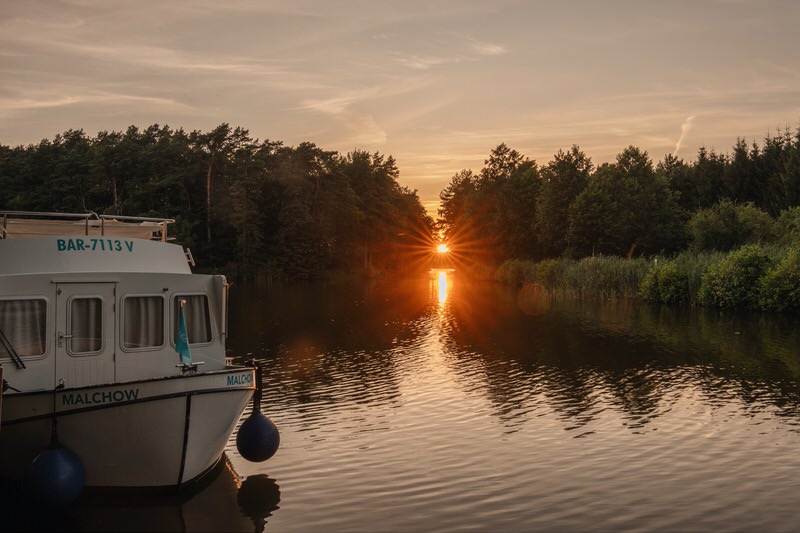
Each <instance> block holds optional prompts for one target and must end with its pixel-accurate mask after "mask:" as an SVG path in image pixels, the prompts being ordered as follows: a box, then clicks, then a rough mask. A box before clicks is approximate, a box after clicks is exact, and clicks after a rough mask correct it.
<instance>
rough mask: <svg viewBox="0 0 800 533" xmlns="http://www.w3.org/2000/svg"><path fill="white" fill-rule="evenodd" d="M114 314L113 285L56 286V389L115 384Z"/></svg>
mask: <svg viewBox="0 0 800 533" xmlns="http://www.w3.org/2000/svg"><path fill="white" fill-rule="evenodd" d="M115 314H116V305H115V284H114V283H59V284H58V285H57V286H56V376H55V377H56V382H55V386H56V387H58V386H59V385H62V384H63V386H65V387H69V388H71V387H83V386H88V385H98V384H102V383H112V382H113V381H114V353H115V350H116V343H115V342H114V330H115V328H116V319H115Z"/></svg>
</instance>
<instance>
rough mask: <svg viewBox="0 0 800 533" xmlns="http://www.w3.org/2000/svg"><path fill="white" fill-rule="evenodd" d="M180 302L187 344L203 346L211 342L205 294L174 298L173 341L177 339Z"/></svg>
mask: <svg viewBox="0 0 800 533" xmlns="http://www.w3.org/2000/svg"><path fill="white" fill-rule="evenodd" d="M181 300H183V301H184V304H183V317H184V320H186V334H187V336H188V337H189V344H204V343H209V342H211V319H210V317H209V313H208V297H207V296H206V295H205V294H184V295H178V296H176V297H175V306H174V307H175V320H174V322H173V324H175V327H174V328H173V330H172V339H173V341H174V340H175V339H177V338H178V324H179V323H180V309H181V304H180V302H181Z"/></svg>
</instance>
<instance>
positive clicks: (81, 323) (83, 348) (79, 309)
mask: <svg viewBox="0 0 800 533" xmlns="http://www.w3.org/2000/svg"><path fill="white" fill-rule="evenodd" d="M67 327H68V329H69V333H70V335H71V336H70V338H69V344H68V350H69V352H70V353H71V354H88V353H97V352H100V351H101V350H102V349H103V300H102V299H100V298H99V297H97V296H92V297H87V298H83V297H81V298H72V300H71V301H70V308H69V325H68V326H67Z"/></svg>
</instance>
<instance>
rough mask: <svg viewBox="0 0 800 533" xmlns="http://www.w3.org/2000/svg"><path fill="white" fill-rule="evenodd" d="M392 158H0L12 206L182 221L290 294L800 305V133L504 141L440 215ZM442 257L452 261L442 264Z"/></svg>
mask: <svg viewBox="0 0 800 533" xmlns="http://www.w3.org/2000/svg"><path fill="white" fill-rule="evenodd" d="M399 177H400V170H399V169H398V168H397V165H396V162H395V160H394V158H393V157H391V156H384V155H382V154H379V153H374V154H371V153H368V152H365V151H362V150H357V149H356V150H354V151H352V152H350V153H347V154H344V155H342V154H339V153H338V152H335V151H326V150H323V149H322V148H319V147H317V146H316V145H315V144H313V143H310V142H304V143H301V144H300V145H298V146H296V147H289V146H284V145H283V143H282V142H281V141H270V140H265V141H259V140H258V139H253V138H252V137H251V136H250V135H249V132H248V131H247V130H245V129H242V128H239V127H237V128H232V127H230V126H229V125H228V124H221V125H220V126H218V127H217V128H215V129H213V130H212V131H209V132H202V131H192V132H186V131H184V130H183V129H180V128H179V129H172V128H170V127H169V126H160V125H158V124H154V125H152V126H149V127H147V128H145V129H139V128H138V127H136V126H130V127H129V128H128V129H127V130H126V131H124V132H107V131H102V132H99V133H98V134H97V136H96V137H93V138H92V137H89V136H87V135H86V134H85V133H84V132H83V131H82V130H69V131H67V132H64V133H63V134H59V135H56V136H55V138H53V139H52V140H49V139H44V140H42V141H41V142H40V143H38V144H35V145H34V144H31V145H28V146H17V147H13V148H12V147H9V146H4V145H2V144H0V209H2V210H9V211H48V212H78V213H83V212H87V211H93V212H97V213H102V214H118V215H128V216H159V217H168V218H174V219H175V221H176V223H175V224H174V226H173V231H172V236H173V237H174V238H176V240H177V241H178V242H181V243H182V244H183V245H184V246H186V247H189V248H191V250H192V253H193V255H194V257H195V258H197V259H198V260H199V264H201V265H202V269H203V270H204V271H205V270H211V271H224V272H226V273H228V274H229V275H231V276H232V277H233V279H236V278H239V279H255V280H262V281H269V282H290V281H294V280H304V279H324V280H332V279H340V278H346V277H353V276H358V277H366V278H374V277H378V276H382V275H392V274H405V275H407V274H416V273H425V272H427V271H428V270H429V269H430V268H436V267H445V268H455V269H456V270H460V271H467V272H471V273H478V274H479V275H480V276H481V277H483V278H490V279H494V280H495V281H499V282H503V283H511V284H516V285H526V284H527V285H534V284H535V285H537V286H539V287H543V288H544V289H546V290H547V291H548V292H550V293H553V294H566V295H573V296H589V295H596V296H599V297H601V298H638V299H641V300H646V301H651V302H659V303H662V304H666V305H675V306H679V305H683V306H707V307H711V308H720V309H738V310H747V311H769V312H778V313H789V312H792V311H797V310H798V309H800V129H798V130H797V131H794V132H792V131H790V130H789V129H788V127H787V128H786V129H785V130H784V131H781V132H778V133H777V134H775V135H770V136H767V137H766V138H765V139H764V140H763V143H761V144H757V143H755V142H754V143H752V144H748V143H747V142H746V141H745V140H744V139H741V138H740V139H737V141H736V143H735V145H734V147H733V149H732V151H731V152H730V153H725V154H720V153H717V152H715V151H714V150H713V149H712V150H707V149H706V148H704V147H703V148H700V149H699V151H698V153H697V156H696V159H695V160H694V161H691V162H686V161H684V160H683V159H679V158H678V157H677V156H675V155H674V154H672V155H671V154H667V155H665V156H664V157H663V159H662V160H661V161H658V162H657V163H654V162H653V160H652V159H651V158H650V156H649V155H648V153H647V152H646V151H642V150H640V149H639V148H637V147H635V146H628V147H627V148H625V149H624V150H623V151H622V152H620V153H619V154H618V155H617V157H616V159H615V161H614V162H609V163H602V164H600V165H595V164H593V163H592V161H591V158H590V157H588V156H587V155H586V154H585V153H584V152H583V151H582V150H581V149H580V148H579V147H578V146H577V145H573V146H572V147H571V148H570V149H568V150H559V151H558V152H557V153H556V154H555V155H554V156H553V158H552V159H551V160H550V161H549V162H548V163H547V164H544V165H541V166H540V165H539V164H537V162H536V161H535V160H533V159H529V158H528V157H526V156H524V155H523V154H521V153H519V152H517V151H516V150H514V149H512V148H510V147H508V146H506V145H505V144H500V145H498V146H497V147H496V148H495V149H493V150H492V151H491V152H490V154H489V157H488V158H487V159H486V160H485V161H484V167H483V168H482V169H480V170H479V171H477V172H473V171H472V170H470V169H464V170H461V171H459V172H457V173H456V174H455V175H454V176H453V177H452V179H451V180H450V182H449V183H448V185H447V186H446V187H445V188H444V189H443V190H442V191H441V192H440V194H439V198H440V207H439V210H438V218H437V219H436V220H434V219H433V218H432V217H431V216H430V215H429V214H428V213H427V212H426V211H425V209H424V207H423V205H422V203H421V201H420V199H419V196H418V194H417V191H416V190H410V189H408V188H407V187H404V186H401V185H400V184H399V181H398V180H399ZM441 243H444V244H446V245H447V247H448V248H449V252H447V253H445V254H442V253H437V252H436V246H437V245H438V244H441Z"/></svg>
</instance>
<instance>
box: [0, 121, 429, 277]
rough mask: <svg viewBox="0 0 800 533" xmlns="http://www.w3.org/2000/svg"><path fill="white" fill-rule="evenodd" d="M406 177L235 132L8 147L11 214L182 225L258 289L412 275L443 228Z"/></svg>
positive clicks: (211, 256)
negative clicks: (338, 277)
mask: <svg viewBox="0 0 800 533" xmlns="http://www.w3.org/2000/svg"><path fill="white" fill-rule="evenodd" d="M398 176H399V171H398V168H397V165H396V162H395V160H394V159H393V158H392V157H391V156H388V157H387V156H384V155H381V154H379V153H368V152H365V151H360V150H354V151H353V152H350V153H347V154H345V155H342V154H339V153H337V152H335V151H326V150H323V149H321V148H319V147H318V146H316V145H314V144H313V143H310V142H304V143H301V144H300V145H299V146H296V147H289V146H284V144H283V143H282V142H280V141H269V140H266V141H258V140H257V139H253V138H252V137H251V136H250V135H249V132H248V131H247V130H245V129H242V128H239V127H237V128H232V127H230V126H229V125H228V124H225V123H223V124H221V125H219V126H218V127H216V128H215V129H213V130H211V131H208V132H202V131H192V132H186V131H184V130H183V129H172V128H170V127H168V126H159V125H158V124H155V125H152V126H149V127H147V128H144V129H140V128H138V127H136V126H131V127H129V128H128V129H127V131H125V132H108V131H102V132H100V133H98V134H97V136H95V137H89V136H87V135H86V134H85V133H84V132H83V131H82V130H69V131H66V132H64V133H63V134H58V135H56V136H55V138H53V139H52V140H48V139H45V140H42V141H41V142H40V143H39V144H35V145H34V144H32V145H28V146H17V147H10V146H4V145H0V207H2V209H5V210H15V211H50V212H80V213H82V212H87V211H94V212H97V213H105V214H116V215H127V216H153V217H166V218H174V219H175V221H176V223H175V225H174V227H172V229H171V234H172V235H173V236H175V237H176V239H177V240H178V241H179V242H181V243H182V244H184V245H185V246H187V247H190V248H191V249H192V252H193V255H194V256H195V257H196V258H201V259H202V261H201V264H202V265H203V267H204V268H207V269H216V268H224V269H226V271H231V272H234V273H236V274H238V275H242V276H248V277H256V276H259V277H269V278H283V279H302V278H319V277H324V276H326V275H328V274H329V273H330V272H335V271H358V272H365V273H367V274H369V273H373V272H376V271H381V270H385V269H389V268H397V267H402V266H404V265H406V264H407V263H408V261H409V257H413V256H414V254H419V253H421V252H420V251H421V250H428V249H429V248H430V247H431V246H432V242H433V241H432V235H433V224H434V222H433V220H432V219H431V217H430V216H428V215H427V213H426V212H425V209H424V208H423V206H422V204H421V202H420V200H419V197H418V195H417V192H416V191H414V190H410V189H408V188H407V187H404V186H401V185H400V184H399V183H398Z"/></svg>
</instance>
